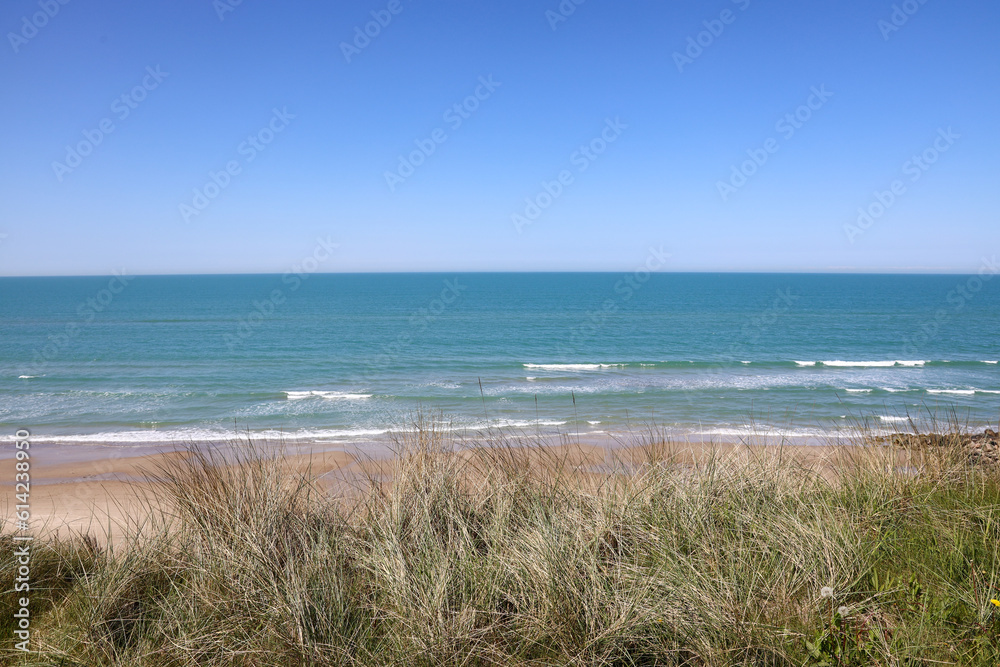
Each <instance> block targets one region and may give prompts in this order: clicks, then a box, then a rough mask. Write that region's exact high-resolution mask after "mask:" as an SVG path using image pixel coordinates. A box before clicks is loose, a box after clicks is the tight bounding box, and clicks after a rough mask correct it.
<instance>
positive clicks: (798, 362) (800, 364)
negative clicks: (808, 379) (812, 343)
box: [795, 361, 816, 366]
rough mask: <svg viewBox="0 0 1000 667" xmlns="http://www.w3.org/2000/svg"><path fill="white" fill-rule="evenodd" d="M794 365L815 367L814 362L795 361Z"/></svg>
mask: <svg viewBox="0 0 1000 667" xmlns="http://www.w3.org/2000/svg"><path fill="white" fill-rule="evenodd" d="M795 363H796V364H797V365H799V366H815V365H816V362H815V361H796V362H795Z"/></svg>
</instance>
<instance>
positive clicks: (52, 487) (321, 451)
mask: <svg viewBox="0 0 1000 667" xmlns="http://www.w3.org/2000/svg"><path fill="white" fill-rule="evenodd" d="M437 434H438V435H440V436H442V438H443V440H444V441H445V442H448V443H449V444H450V447H452V448H453V449H454V451H456V452H457V453H459V454H460V455H461V456H463V457H467V458H470V459H472V458H475V457H477V456H480V455H484V454H487V452H488V450H490V449H493V448H494V447H496V446H498V445H499V446H501V447H512V448H514V449H519V450H523V451H524V452H525V453H526V454H527V455H528V456H529V457H530V456H536V455H540V452H541V451H545V452H546V455H548V454H552V455H558V456H566V457H567V458H566V460H567V461H568V462H570V463H571V464H572V465H573V466H574V469H575V470H576V471H578V472H581V473H587V474H597V475H609V474H616V473H618V472H621V470H622V468H621V466H622V465H623V463H624V466H625V469H626V470H634V469H635V461H638V460H643V459H647V458H648V456H649V454H650V452H655V455H657V456H669V458H670V461H671V463H673V464H675V465H687V466H690V465H696V464H697V463H699V462H703V461H705V460H706V459H707V457H708V456H709V455H711V454H713V453H719V454H727V453H732V452H734V451H737V450H742V449H745V450H746V451H750V452H752V451H761V452H763V451H768V450H772V448H773V450H772V451H779V450H780V451H781V452H787V453H788V454H789V456H791V457H792V458H794V459H795V460H797V461H800V462H801V463H802V464H803V465H804V466H807V467H810V468H812V469H814V470H815V471H818V472H820V473H821V474H823V475H824V476H829V474H830V471H831V470H832V469H833V466H834V464H835V462H837V461H840V462H843V460H844V457H845V456H847V457H850V456H852V454H851V452H858V451H860V449H858V448H859V445H861V444H864V443H867V444H870V445H875V446H885V447H890V448H891V449H892V450H894V451H896V452H898V454H897V455H896V457H895V458H896V463H895V465H896V467H897V468H898V469H899V470H900V471H903V472H906V471H908V470H911V469H914V468H913V467H912V465H911V457H910V455H909V453H908V452H906V451H905V450H906V444H907V443H910V444H913V445H917V446H921V445H926V444H928V443H929V442H930V443H933V442H936V441H935V440H933V437H931V439H930V440H928V438H929V436H920V435H916V436H914V435H913V434H907V433H898V432H896V433H892V434H888V435H876V434H868V436H866V437H863V436H860V435H858V436H856V437H855V438H854V439H853V440H841V441H838V442H825V443H812V444H805V443H796V442H793V441H789V440H787V439H782V440H780V441H779V442H767V441H766V440H762V439H759V438H758V439H755V440H753V441H749V442H748V441H736V440H730V441H722V440H698V441H690V440H689V441H683V440H674V439H670V438H657V437H655V434H650V433H646V434H636V433H635V432H631V433H628V434H606V433H605V434H595V433H590V434H584V433H581V434H580V435H579V437H577V436H576V434H561V435H555V436H547V437H546V436H527V435H524V434H516V433H515V434H510V433H503V432H494V433H492V434H481V433H480V434H475V435H473V436H469V435H468V434H456V433H453V432H447V431H439V432H437ZM625 436H627V437H625ZM975 437H980V436H975ZM975 437H973V438H972V439H971V443H972V444H973V445H975V443H976V440H975ZM985 437H986V440H987V443H986V444H987V445H989V440H990V438H992V443H993V444H992V445H990V446H992V449H989V447H987V448H986V449H985V450H984V448H983V446H982V442H980V445H979V450H976V451H979V452H982V451H987V453H988V456H992V457H993V460H995V459H996V451H997V448H996V445H995V443H996V432H995V431H991V430H987V431H986V432H985ZM32 444H33V445H34V446H33V447H32V449H31V454H32V456H31V481H32V485H31V514H32V525H33V526H35V527H40V532H41V533H42V534H48V533H55V534H57V535H58V534H60V533H61V532H63V531H69V532H70V533H89V532H91V531H92V530H96V532H98V533H99V534H104V535H106V536H108V535H110V536H111V537H112V538H113V537H114V536H116V535H118V534H120V533H121V531H122V529H123V527H125V526H126V525H128V524H133V525H134V524H135V522H136V521H138V520H141V518H142V517H143V516H144V515H146V514H148V512H149V506H148V504H147V503H148V502H149V501H150V498H153V497H154V496H155V494H154V493H152V492H154V491H155V490H156V487H157V484H158V483H159V481H160V480H158V479H157V477H156V475H155V471H156V470H157V469H158V467H159V466H162V465H165V464H171V463H173V462H177V461H178V460H180V459H183V458H185V457H187V456H189V453H190V450H189V448H190V447H191V446H192V445H202V446H204V445H206V444H207V445H209V447H208V451H211V452H215V453H219V454H222V456H223V457H225V456H226V455H227V454H229V453H232V452H233V451H235V450H236V448H238V447H239V442H238V441H235V440H230V441H229V442H227V443H187V444H186V445H184V446H182V445H180V444H178V443H174V444H172V445H163V446H160V447H155V446H150V445H142V446H127V447H121V446H99V445H47V444H44V443H43V444H39V443H35V442H33V443H32ZM257 444H261V443H257ZM263 444H264V449H263V450H261V451H263V452H264V453H272V452H273V453H275V454H277V455H278V456H279V458H280V459H281V460H282V462H283V463H284V464H286V465H288V467H289V470H290V471H292V472H294V473H302V474H306V475H307V476H308V477H309V478H310V479H312V480H313V481H315V482H317V483H319V484H320V485H321V486H322V487H323V488H325V490H326V491H327V492H330V493H334V494H338V495H342V494H350V493H351V491H350V489H351V488H352V486H353V485H356V484H358V483H364V481H365V480H370V479H371V477H372V476H373V475H374V476H376V477H382V478H385V468H386V464H387V462H389V461H392V460H393V459H394V458H396V455H397V454H398V453H399V452H400V450H401V449H402V448H404V447H405V442H402V441H396V442H394V441H393V440H392V439H389V438H384V439H380V440H369V441H364V442H353V443H330V442H311V443H279V447H277V448H271V447H270V443H267V442H264V443H263ZM989 452H992V453H989ZM109 454H112V455H110V456H109ZM970 455H972V453H970ZM487 458H488V456H487ZM220 460H222V459H220ZM629 461H631V462H632V463H631V464H630V463H628V462H629ZM13 464H14V459H13V458H7V457H5V458H4V459H3V461H2V462H0V466H2V467H3V468H4V469H5V470H6V473H7V474H5V475H3V477H2V479H0V489H3V490H4V494H3V498H4V500H3V501H0V506H2V507H3V509H4V513H5V514H4V516H5V519H4V521H3V522H2V523H0V526H2V531H3V532H4V533H7V532H10V531H11V530H12V529H13V527H14V519H13V512H12V511H9V510H11V509H12V507H13V501H12V498H13V493H14V479H15V475H14V466H13Z"/></svg>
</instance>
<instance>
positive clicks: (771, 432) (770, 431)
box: [691, 426, 826, 438]
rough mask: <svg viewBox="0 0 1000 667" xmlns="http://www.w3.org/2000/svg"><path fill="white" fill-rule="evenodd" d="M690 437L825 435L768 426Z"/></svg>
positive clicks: (820, 432)
mask: <svg viewBox="0 0 1000 667" xmlns="http://www.w3.org/2000/svg"><path fill="white" fill-rule="evenodd" d="M691 435H721V436H737V437H754V436H763V437H769V438H775V437H781V438H817V437H821V436H823V435H826V433H825V432H824V431H820V430H813V429H801V430H792V429H781V428H776V427H768V426H754V427H750V426H745V427H741V428H726V427H719V428H712V429H707V430H704V431H695V432H694V433H692V434H691Z"/></svg>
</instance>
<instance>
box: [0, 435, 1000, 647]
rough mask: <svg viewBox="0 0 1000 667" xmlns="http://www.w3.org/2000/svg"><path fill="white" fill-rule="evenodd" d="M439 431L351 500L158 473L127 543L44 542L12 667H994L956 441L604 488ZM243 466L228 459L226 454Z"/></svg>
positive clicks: (777, 454)
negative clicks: (26, 640) (21, 645)
mask: <svg viewBox="0 0 1000 667" xmlns="http://www.w3.org/2000/svg"><path fill="white" fill-rule="evenodd" d="M478 444H479V447H478V448H477V449H475V450H474V452H471V453H470V450H468V449H467V448H466V447H465V446H459V445H458V444H457V443H456V441H455V440H454V439H453V438H452V437H451V436H449V435H448V434H447V433H443V432H440V431H435V430H434V429H433V428H430V427H424V426H423V425H420V428H418V429H417V430H416V432H415V433H413V434H412V435H409V436H406V437H405V438H404V439H403V440H402V441H401V442H400V443H399V451H398V454H397V456H395V457H394V458H392V459H390V460H387V461H384V462H382V463H381V469H379V467H378V466H375V465H372V466H369V467H368V468H366V470H368V471H369V472H368V473H367V475H366V476H365V477H364V478H363V480H362V481H361V482H360V483H355V484H353V487H352V491H351V493H348V494H342V493H341V494H330V493H329V492H328V489H324V488H323V487H321V486H320V485H319V484H317V483H316V481H315V479H314V478H313V477H311V476H310V475H309V474H308V473H306V474H301V473H297V472H294V471H292V470H291V469H290V468H289V466H288V465H286V463H285V461H284V460H283V458H282V457H281V456H280V455H267V454H265V453H264V448H263V447H260V446H258V445H255V444H254V443H252V442H243V443H242V444H240V445H239V446H238V447H236V448H235V454H222V453H220V451H221V450H210V449H198V448H195V449H193V450H192V451H191V453H190V456H188V457H186V458H182V459H175V460H173V462H171V463H169V464H167V465H165V466H164V467H163V469H162V470H158V471H156V473H155V474H156V476H157V477H158V479H159V481H157V482H155V484H154V487H153V491H152V492H151V493H150V498H149V517H148V518H146V519H144V520H143V521H141V522H138V523H137V524H136V525H135V526H133V527H131V528H130V529H129V530H128V531H127V537H126V538H124V539H121V538H119V539H118V540H117V541H116V543H115V544H112V545H108V544H107V542H106V540H101V539H97V538H95V537H94V536H87V535H80V536H77V537H75V538H73V539H66V538H63V539H56V538H54V537H52V538H41V537H40V538H39V539H37V540H36V542H35V545H34V556H33V562H32V589H31V590H32V593H31V594H32V608H31V614H32V617H31V618H32V623H31V628H32V641H31V647H32V652H30V653H23V652H21V651H17V650H15V648H14V643H15V641H16V640H15V638H14V634H13V631H14V627H15V621H14V619H13V613H14V611H15V604H16V596H15V595H14V593H13V592H12V590H13V587H14V583H13V582H14V577H15V572H16V563H15V560H14V558H13V557H12V554H13V551H14V545H13V542H12V541H11V536H5V537H4V538H3V540H4V542H5V545H4V547H3V549H2V550H0V577H2V578H3V584H2V585H3V588H4V590H5V591H6V592H5V594H4V596H3V597H2V598H0V606H2V607H3V608H2V609H0V625H3V626H4V627H3V628H2V631H0V661H2V662H3V664H9V665H64V666H67V667H69V666H76V665H120V666H133V665H135V666H138V665H143V666H147V665H148V666H157V667H159V666H163V667H166V666H171V667H173V666H181V665H247V666H249V665H283V666H284V665H455V666H456V667H457V666H459V665H463V666H466V665H528V664H534V665H815V666H818V665H939V664H959V665H984V666H985V665H992V666H995V665H996V664H997V662H998V659H1000V601H998V598H1000V473H998V471H997V469H996V466H993V465H985V464H984V463H983V462H982V461H970V459H969V457H968V456H967V455H966V450H965V449H964V448H963V446H962V443H961V437H959V436H957V435H956V436H954V437H949V438H941V439H935V440H934V441H933V443H931V444H928V443H927V442H926V441H921V440H920V439H914V440H913V441H912V442H910V444H911V445H912V449H911V450H909V451H906V452H905V454H906V456H907V461H908V463H907V465H905V466H900V465H898V461H899V454H900V449H901V448H903V447H906V446H907V443H906V442H902V441H900V442H895V443H893V444H891V445H880V444H877V443H873V442H872V441H871V440H870V439H866V440H864V442H859V443H858V444H857V445H856V446H853V447H845V448H842V449H841V453H840V454H839V455H838V456H836V457H834V458H832V459H831V460H830V461H829V462H828V464H826V465H824V466H820V467H817V466H815V465H808V464H806V463H804V462H803V460H802V459H801V458H800V457H798V456H796V455H793V454H792V453H790V450H786V449H785V448H783V447H779V446H767V447H763V446H743V447H733V448H728V449H723V448H719V449H718V450H714V451H713V450H711V449H710V450H709V451H706V452H705V453H704V455H703V456H701V457H696V458H695V459H689V458H686V457H683V456H680V455H679V454H678V452H679V449H680V446H679V445H675V444H671V443H670V442H669V441H666V440H665V439H663V438H660V437H659V436H658V435H657V434H656V433H655V432H653V433H651V434H649V435H647V436H645V437H644V438H643V442H642V443H639V444H640V445H641V446H640V447H637V448H631V449H622V450H621V451H620V452H619V453H618V454H616V455H614V456H612V457H611V458H609V463H608V464H607V465H605V466H602V467H599V468H581V467H580V466H578V465H574V464H573V462H572V461H571V458H570V457H569V456H565V455H564V454H562V453H561V452H564V451H565V450H562V449H553V450H546V449H545V448H543V447H540V446H534V447H532V446H529V447H516V446H514V444H513V443H512V442H511V441H510V440H508V439H507V438H506V437H504V436H502V435H499V434H493V435H490V436H486V437H484V438H483V439H482V441H481V442H479V443H478ZM230 451H233V450H230Z"/></svg>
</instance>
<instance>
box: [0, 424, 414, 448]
mask: <svg viewBox="0 0 1000 667" xmlns="http://www.w3.org/2000/svg"><path fill="white" fill-rule="evenodd" d="M389 432H403V431H402V430H400V429H390V428H378V429H368V428H344V429H301V430H299V431H279V430H277V429H265V430H261V431H251V432H250V436H251V437H252V438H253V439H259V440H268V441H280V442H319V441H324V440H338V439H344V438H366V437H374V436H378V435H385V434H386V433H389ZM11 437H12V436H11ZM237 437H239V438H245V437H246V433H245V432H243V431H240V433H239V434H236V433H235V432H234V431H232V430H222V429H206V428H182V429H176V430H164V431H155V430H152V429H144V430H138V431H136V430H132V431H103V432H98V433H76V434H69V435H47V434H38V433H32V436H31V440H32V442H37V443H46V444H54V445H109V446H128V445H133V446H137V447H139V446H148V445H183V444H190V443H212V444H222V443H227V442H230V441H233V440H235V439H236V438H237ZM8 439H9V438H8Z"/></svg>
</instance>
